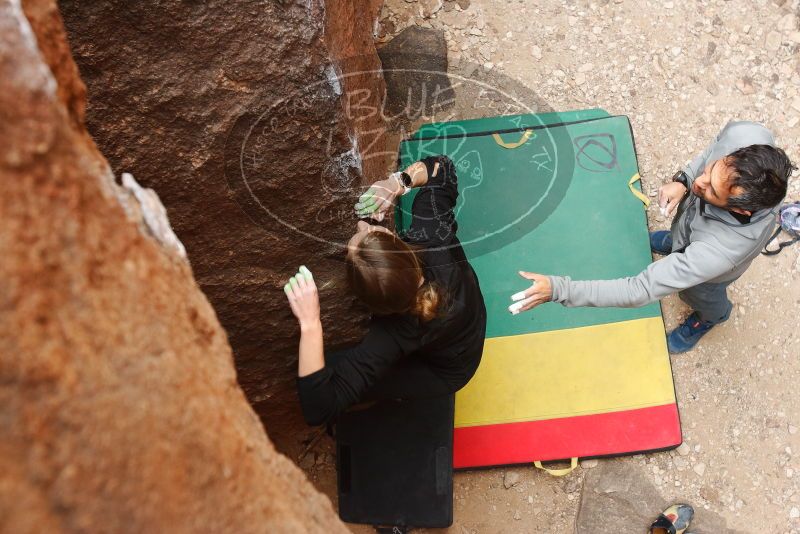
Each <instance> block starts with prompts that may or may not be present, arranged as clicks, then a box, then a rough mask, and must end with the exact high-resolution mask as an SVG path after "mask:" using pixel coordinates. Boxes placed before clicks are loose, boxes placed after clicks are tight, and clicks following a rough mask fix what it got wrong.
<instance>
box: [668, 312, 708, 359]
mask: <svg viewBox="0 0 800 534" xmlns="http://www.w3.org/2000/svg"><path fill="white" fill-rule="evenodd" d="M714 324H715V323H709V322H705V321H701V320H700V319H698V318H697V313H692V314H691V315H690V316H689V317H687V318H686V320H685V321H684V322H683V324H682V325H680V326H679V327H678V328H676V329H675V330H673V331H672V332H670V333H669V335H668V336H667V347H668V348H669V351H670V352H671V353H672V354H680V353H681V352H686V351H687V350H691V349H692V348H694V346H695V345H697V342H698V341H700V338H702V337H703V336H704V335H706V334H707V333H708V331H709V330H711V329H712V328H714Z"/></svg>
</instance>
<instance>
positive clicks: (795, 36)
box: [787, 32, 800, 43]
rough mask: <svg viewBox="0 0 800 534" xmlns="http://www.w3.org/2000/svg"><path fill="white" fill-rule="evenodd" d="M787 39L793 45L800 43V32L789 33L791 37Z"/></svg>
mask: <svg viewBox="0 0 800 534" xmlns="http://www.w3.org/2000/svg"><path fill="white" fill-rule="evenodd" d="M787 37H788V38H789V40H790V41H792V42H793V43H800V32H789V35H787Z"/></svg>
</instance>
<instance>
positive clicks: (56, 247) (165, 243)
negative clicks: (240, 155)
mask: <svg viewBox="0 0 800 534" xmlns="http://www.w3.org/2000/svg"><path fill="white" fill-rule="evenodd" d="M24 9H25V13H23V11H22V9H21V7H20V3H19V2H18V1H16V0H0V117H2V120H0V182H1V183H2V184H3V194H2V195H0V251H2V252H1V254H2V261H0V533H3V534H6V533H8V534H12V533H13V534H26V533H39V532H47V533H54V534H59V533H79V532H96V533H106V532H108V533H123V534H125V533H141V532H170V533H187V534H188V533H192V534H194V533H205V532H207V533H217V532H237V533H261V532H263V533H272V532H289V533H291V532H295V533H305V532H319V533H323V532H326V533H327V532H342V533H344V532H347V530H346V529H345V527H344V525H343V524H342V523H341V522H339V520H338V518H337V517H336V515H335V513H334V511H333V509H332V507H331V504H330V501H329V500H328V499H327V498H326V497H324V496H323V495H321V494H320V493H318V492H317V491H316V490H314V489H313V487H312V486H311V484H310V483H309V482H308V480H307V479H306V478H305V476H304V475H303V474H302V472H300V471H299V469H298V468H296V467H295V466H294V465H293V464H292V462H291V461H289V460H288V459H287V458H286V457H284V456H282V455H280V454H279V453H277V452H276V451H275V449H274V447H273V446H272V444H271V443H270V441H269V439H268V438H267V436H266V434H265V432H264V428H263V426H262V424H261V422H260V421H259V419H258V417H257V416H256V414H255V412H254V411H253V409H252V408H251V406H250V405H249V404H248V403H247V400H246V398H245V396H244V394H243V392H242V390H241V388H240V387H239V386H238V384H237V382H236V372H235V369H234V365H233V358H232V354H231V349H230V346H229V344H228V341H227V338H226V335H225V332H224V331H223V330H222V328H221V326H220V324H219V321H218V320H217V317H216V316H215V313H214V310H213V309H212V307H211V305H210V304H209V302H208V301H207V300H206V298H205V296H204V295H203V293H202V292H201V291H200V289H199V288H198V286H197V284H196V282H195V281H194V279H193V277H192V270H191V268H190V266H189V264H188V262H187V260H186V258H185V255H184V253H183V251H182V246H181V244H180V242H179V241H178V240H177V238H176V237H175V235H174V234H173V233H172V230H171V228H170V226H169V222H168V220H167V219H166V216H165V211H164V210H163V207H162V206H161V204H160V202H159V201H158V197H157V196H156V195H155V193H153V192H152V191H150V190H147V189H146V188H142V187H141V186H140V185H139V184H138V183H137V181H136V180H135V177H133V176H131V175H126V176H125V180H124V181H125V185H124V187H123V186H120V185H118V183H117V180H116V179H115V177H114V175H113V174H112V170H111V168H110V166H109V165H108V162H107V161H106V160H105V159H103V158H102V156H101V155H100V154H99V152H98V151H97V149H96V147H95V146H94V144H93V143H92V141H91V139H90V138H89V136H88V135H87V134H86V132H85V130H84V129H83V126H82V124H81V116H82V110H83V106H84V100H83V92H84V88H83V84H82V83H81V81H80V80H79V79H78V78H77V77H76V75H75V73H76V68H75V65H74V63H73V62H72V60H71V58H70V57H69V54H68V53H67V45H66V41H65V34H64V30H63V27H62V26H61V23H60V18H59V15H58V11H57V9H56V7H55V5H54V3H53V0H26V1H25V4H24ZM25 14H27V15H28V17H30V22H29V19H28V18H26V16H25Z"/></svg>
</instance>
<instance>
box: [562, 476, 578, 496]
mask: <svg viewBox="0 0 800 534" xmlns="http://www.w3.org/2000/svg"><path fill="white" fill-rule="evenodd" d="M580 488H581V480H580V478H578V477H576V476H571V477H569V478H568V479H567V483H566V484H565V485H564V493H567V494H570V493H575V492H576V491H578V490H579V489H580Z"/></svg>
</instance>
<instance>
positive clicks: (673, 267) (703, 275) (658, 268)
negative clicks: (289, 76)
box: [519, 241, 734, 311]
mask: <svg viewBox="0 0 800 534" xmlns="http://www.w3.org/2000/svg"><path fill="white" fill-rule="evenodd" d="M733 268H734V265H733V263H731V262H730V261H729V260H728V259H726V258H725V257H723V256H722V255H721V254H720V253H719V252H718V251H717V250H716V249H714V247H712V246H710V245H708V244H706V243H704V242H702V241H697V242H694V243H692V244H691V245H689V246H688V247H686V250H684V251H683V252H682V253H673V254H670V255H669V256H667V257H666V258H664V259H662V260H659V261H656V262H653V263H651V264H650V265H649V266H648V267H647V269H645V270H644V271H642V272H641V273H639V274H638V275H636V276H630V277H627V278H618V279H616V280H572V278H570V277H569V276H542V275H538V274H535V273H520V274H521V275H522V276H523V277H524V278H527V279H529V280H533V281H534V284H533V286H531V287H530V288H529V289H527V290H526V291H525V293H524V297H525V298H526V300H527V299H528V298H531V297H533V298H531V300H530V301H529V302H526V303H525V305H523V306H521V307H520V308H519V311H525V310H529V309H531V308H534V307H536V306H538V305H539V304H541V303H542V302H548V301H552V302H558V303H560V304H563V305H564V306H568V307H576V306H593V307H609V306H613V307H619V308H638V307H640V306H645V305H646V304H649V303H651V302H654V301H656V300H659V299H661V298H663V297H666V296H667V295H670V294H672V293H676V292H678V291H681V290H683V289H686V288H689V287H693V286H696V285H698V284H701V283H703V282H707V281H708V280H712V279H714V278H716V277H718V276H720V275H722V274H725V273H726V272H728V271H730V270H731V269H733ZM520 297H522V295H520Z"/></svg>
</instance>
